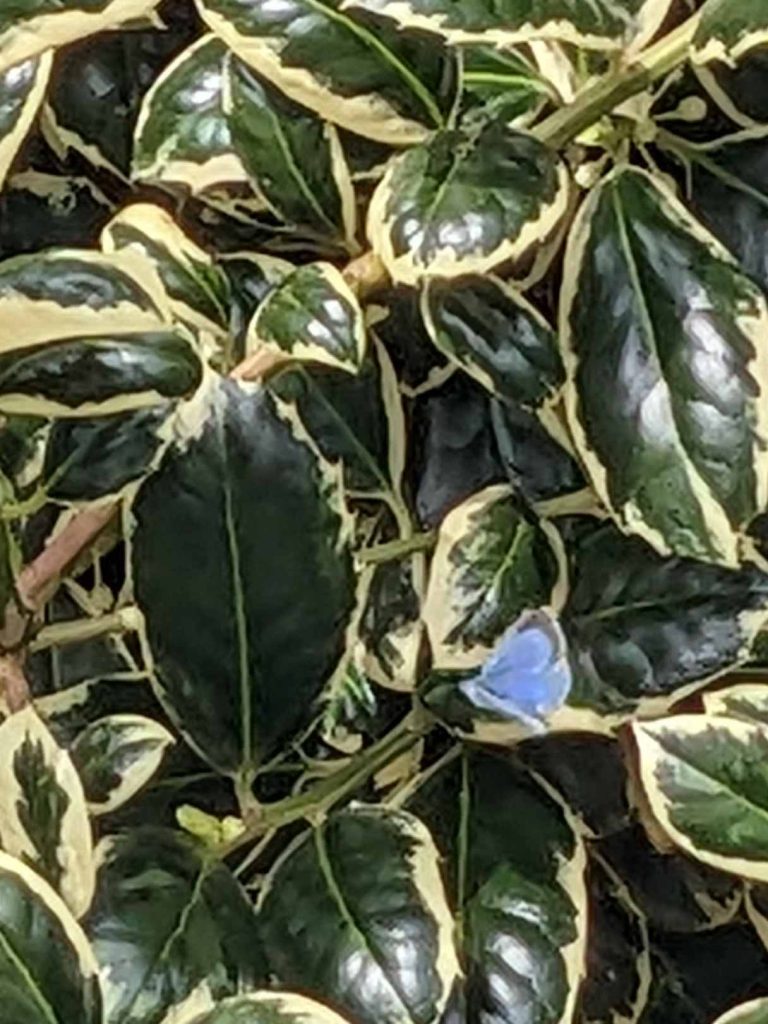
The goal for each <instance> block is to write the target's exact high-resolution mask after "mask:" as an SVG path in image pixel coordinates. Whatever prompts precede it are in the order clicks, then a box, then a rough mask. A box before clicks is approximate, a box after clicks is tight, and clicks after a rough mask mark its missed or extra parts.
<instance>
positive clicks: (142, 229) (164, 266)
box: [101, 203, 229, 339]
mask: <svg viewBox="0 0 768 1024" xmlns="http://www.w3.org/2000/svg"><path fill="white" fill-rule="evenodd" d="M101 247H102V250H103V251H104V252H105V253H107V254H108V255H113V254H114V253H128V254H130V255H131V256H135V257H136V258H140V259H143V260H146V261H148V263H149V264H150V267H151V268H152V269H153V270H154V271H155V273H156V274H157V276H158V278H159V281H160V283H161V286H162V288H163V289H164V290H165V293H166V295H167V296H168V301H169V303H170V306H171V310H172V312H173V315H174V316H175V317H176V318H177V319H178V320H180V321H181V323H183V324H186V325H187V326H189V327H190V328H191V329H192V330H194V331H198V332H201V333H205V334H209V335H211V336H212V337H214V338H217V339H221V337H222V336H223V335H224V334H225V333H226V328H227V326H228V320H229V282H228V281H227V277H226V274H225V273H224V271H223V270H222V269H221V267H220V266H218V264H216V263H215V262H214V260H213V257H212V256H210V255H209V254H208V253H207V252H206V251H205V250H204V249H202V248H200V246H199V245H197V244H196V243H195V242H194V241H193V240H192V239H191V238H190V237H189V236H188V235H187V234H185V233H184V231H182V230H181V228H180V227H179V226H178V225H177V224H176V223H175V221H174V220H173V218H172V217H171V216H170V215H169V214H168V213H166V211H165V210H163V209H162V207H160V206H155V205H153V204H152V203H133V204H132V205H130V206H126V207H124V208H123V209H122V210H121V211H120V212H119V213H118V214H117V216H116V217H113V218H112V220H111V221H110V222H109V224H107V226H106V227H105V229H104V231H103V232H102V234H101ZM147 272H150V269H149V268H148V270H147Z"/></svg>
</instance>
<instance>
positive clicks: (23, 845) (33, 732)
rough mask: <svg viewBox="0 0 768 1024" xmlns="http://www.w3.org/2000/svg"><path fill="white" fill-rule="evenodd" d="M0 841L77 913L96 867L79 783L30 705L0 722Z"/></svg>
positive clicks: (81, 909)
mask: <svg viewBox="0 0 768 1024" xmlns="http://www.w3.org/2000/svg"><path fill="white" fill-rule="evenodd" d="M0 772H1V773H2V778H3V780H4V785H3V787H2V790H0V844H1V845H2V848H3V849H4V850H5V851H6V852H7V853H10V854H12V855H13V856H14V857H19V858H20V859H21V860H23V861H24V862H25V863H26V864H28V865H29V866H30V867H31V868H33V869H34V870H35V871H37V872H38V874H40V875H41V876H42V877H43V878H45V880H46V881H47V882H49V883H50V884H51V885H52V886H53V888H54V889H56V891H57V892H59V893H60V894H61V896H62V898H63V899H64V900H65V902H66V903H67V904H68V906H69V907H70V908H71V910H72V912H73V913H74V914H75V915H76V916H78V917H79V916H81V915H82V914H83V913H85V911H86V910H87V909H88V906H89V904H90V902H91V897H92V895H93V885H94V876H95V867H94V860H93V848H92V842H91V828H90V824H89V822H88V814H87V811H86V807H85V796H84V794H83V787H82V785H81V783H80V779H79V778H78V775H77V771H76V770H75V768H74V766H73V764H72V761H71V760H70V757H69V755H68V754H67V752H66V751H65V750H63V749H62V748H61V747H59V746H58V744H57V743H56V741H55V740H54V739H53V737H52V736H51V734H50V733H49V732H48V729H47V728H46V727H45V725H44V724H43V722H42V721H41V720H40V718H38V716H37V715H36V713H35V712H34V711H33V710H32V708H31V707H27V708H25V709H23V710H22V711H17V712H16V713H15V714H13V715H10V716H9V717H8V718H6V720H5V721H4V722H3V724H2V725H1V726H0Z"/></svg>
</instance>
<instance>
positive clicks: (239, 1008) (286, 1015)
mask: <svg viewBox="0 0 768 1024" xmlns="http://www.w3.org/2000/svg"><path fill="white" fill-rule="evenodd" d="M191 1024H347V1022H346V1021H344V1020H342V1018H341V1017H339V1015H338V1014H337V1013H335V1012H334V1011H333V1010H331V1009H329V1007H327V1006H325V1005H324V1004H323V1003H316V1002H315V1001H314V1000H313V999H307V998H306V996H299V995H296V994H295V993H290V994H289V993H285V992H258V993H256V994H255V995H247V996H235V997H234V998H232V999H225V1000H224V1001H223V1002H222V1003H220V1004H219V1005H218V1006H217V1007H216V1009H215V1010H211V1011H209V1012H208V1013H204V1014H202V1016H200V1017H195V1019H194V1021H192V1022H191ZM740 1024H758V1022H757V1021H744V1022H740Z"/></svg>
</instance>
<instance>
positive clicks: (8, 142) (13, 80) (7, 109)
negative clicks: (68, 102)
mask: <svg viewBox="0 0 768 1024" xmlns="http://www.w3.org/2000/svg"><path fill="white" fill-rule="evenodd" d="M52 62H53V51H51V50H47V51H46V52H44V53H41V54H40V56H38V57H30V58H28V59H27V60H24V61H22V62H21V63H20V64H15V65H13V66H12V67H9V68H6V69H5V71H2V72H0V187H2V186H3V184H4V183H5V179H6V176H7V174H8V171H9V170H10V167H11V164H12V163H13V161H14V158H15V157H16V154H17V153H18V151H19V148H20V147H21V144H22V142H23V141H24V139H25V138H26V135H27V132H28V131H29V129H30V127H31V126H32V122H33V121H34V119H35V117H36V116H37V112H38V110H39V108H40V104H41V103H42V102H43V97H44V96H45V90H46V87H47V85H48V79H49V77H50V74H51V64H52Z"/></svg>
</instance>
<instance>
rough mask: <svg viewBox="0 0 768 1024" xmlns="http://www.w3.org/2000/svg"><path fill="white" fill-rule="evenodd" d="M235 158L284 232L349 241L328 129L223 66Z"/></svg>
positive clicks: (348, 208) (333, 137) (333, 136)
mask: <svg viewBox="0 0 768 1024" xmlns="http://www.w3.org/2000/svg"><path fill="white" fill-rule="evenodd" d="M227 88H228V93H227V108H228V115H229V124H230V130H231V132H232V139H233V142H234V146H235V150H236V152H237V153H238V155H239V157H240V159H241V160H242V161H243V165H244V167H245V169H246V170H247V172H248V174H249V175H250V176H251V179H252V181H253V182H254V184H255V185H256V187H257V188H258V191H259V193H260V194H261V195H263V196H264V198H265V199H266V201H267V202H268V203H269V205H270V207H271V209H272V210H273V211H274V212H275V213H276V214H277V215H278V216H279V217H280V218H281V219H282V220H284V221H287V222H288V223H289V224H295V225H298V226H299V227H301V228H308V229H309V230H310V231H311V232H313V233H315V234H319V235H320V236H323V237H329V238H331V239H337V240H340V241H342V242H344V241H346V240H348V239H351V238H353V237H354V234H355V196H354V192H353V189H352V181H351V179H350V175H349V168H348V167H347V163H346V160H345V158H344V154H343V151H342V149H341V143H340V142H339V137H338V134H337V132H336V129H335V128H334V127H333V126H332V125H328V124H326V123H324V122H323V121H322V120H321V119H320V118H319V117H317V116H316V115H314V114H312V113H310V112H309V111H307V110H306V109H305V108H303V107H300V106H298V105H297V104H296V103H293V102H291V101H290V100H288V99H286V97H285V96H283V94H282V93H281V92H280V91H279V90H277V89H275V88H274V87H272V86H269V85H267V84H266V83H265V82H262V81H261V80H260V79H259V78H258V77H257V76H256V75H255V74H254V73H253V72H252V71H251V69H250V68H249V67H248V65H247V64H244V63H243V62H242V61H240V60H238V59H237V57H234V56H233V57H232V58H231V59H230V60H229V61H227Z"/></svg>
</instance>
